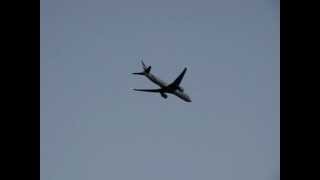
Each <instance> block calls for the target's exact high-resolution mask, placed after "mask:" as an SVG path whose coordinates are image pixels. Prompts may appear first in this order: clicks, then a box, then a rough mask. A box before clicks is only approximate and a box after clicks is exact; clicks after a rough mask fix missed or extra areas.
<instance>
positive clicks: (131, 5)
mask: <svg viewBox="0 0 320 180" xmlns="http://www.w3.org/2000/svg"><path fill="white" fill-rule="evenodd" d="M279 51H280V47H279V4H278V2H277V1H274V0H215V1H212V0H210V1H209V0H208V1H204V0H197V1H195V0H193V1H191V0H184V1H182V0H162V1H152V0H149V1H147V0H135V1H133V0H131V1H129V0H126V1H125V0H113V1H110V0H54V1H49V0H42V1H41V145H40V146H41V171H40V172H41V180H88V179H90V180H101V179H110V180H127V179H131V180H150V179H152V180H164V179H165V180H178V179H179V180H181V179H183V180H200V179H201V180H212V179H215V180H273V179H277V178H278V177H279V171H280V166H279V154H280V152H279V150H280V148H279V146H280V142H279V141H280V140H279V132H280V131H279V129H280V124H279V109H280V108H279V81H280V80H279V79H280V78H279V56H280V53H279ZM140 57H143V59H144V61H145V63H146V64H148V65H152V70H151V71H152V72H153V73H154V74H156V75H158V76H159V77H160V78H162V79H163V80H166V81H168V82H171V81H173V80H174V79H175V78H176V77H177V76H178V75H179V73H180V72H181V71H182V70H183V68H184V67H188V71H187V73H186V75H185V77H184V80H183V81H182V84H181V85H182V86H183V87H184V88H185V91H186V92H187V93H188V94H189V95H190V96H191V98H192V101H193V102H192V103H185V102H183V101H182V100H180V99H178V98H176V97H174V96H170V95H169V97H168V99H163V98H161V96H160V95H158V94H149V93H143V92H135V91H132V90H131V89H132V88H154V87H156V85H154V84H153V83H152V82H149V81H148V80H147V79H146V78H145V77H142V76H141V77H140V76H138V77H137V76H133V75H131V74H130V73H131V72H137V71H141V65H140V60H139V58H140Z"/></svg>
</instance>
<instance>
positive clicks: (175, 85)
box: [132, 60, 191, 102]
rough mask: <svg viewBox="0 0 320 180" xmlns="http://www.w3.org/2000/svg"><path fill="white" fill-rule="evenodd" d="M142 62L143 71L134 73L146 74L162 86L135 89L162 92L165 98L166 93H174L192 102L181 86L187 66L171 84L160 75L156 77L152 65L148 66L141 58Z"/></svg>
mask: <svg viewBox="0 0 320 180" xmlns="http://www.w3.org/2000/svg"><path fill="white" fill-rule="evenodd" d="M141 64H142V68H143V71H142V72H137V73H132V74H135V75H143V76H146V77H147V78H148V79H149V80H151V81H152V82H154V83H155V84H157V85H158V86H160V88H159V89H133V90H135V91H143V92H153V93H160V95H161V96H162V97H163V98H165V99H166V98H167V97H168V95H167V94H166V93H168V94H174V95H176V96H178V97H179V98H181V99H182V100H184V101H186V102H191V99H190V97H189V96H188V94H186V93H185V92H184V89H183V88H182V87H181V86H180V83H181V81H182V79H183V76H184V74H185V73H186V71H187V68H184V69H183V71H182V73H181V74H180V75H179V76H178V77H177V79H176V80H174V81H173V82H172V83H171V84H168V83H166V82H164V81H162V80H161V79H159V78H158V77H156V76H155V75H153V74H151V72H150V71H151V66H148V67H147V66H146V65H145V64H144V62H143V61H142V60H141Z"/></svg>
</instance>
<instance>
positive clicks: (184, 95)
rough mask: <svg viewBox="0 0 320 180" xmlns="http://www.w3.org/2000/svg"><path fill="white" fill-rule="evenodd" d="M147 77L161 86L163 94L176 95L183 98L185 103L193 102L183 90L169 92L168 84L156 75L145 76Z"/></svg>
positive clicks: (148, 74)
mask: <svg viewBox="0 0 320 180" xmlns="http://www.w3.org/2000/svg"><path fill="white" fill-rule="evenodd" d="M145 76H146V77H147V78H148V79H149V80H150V81H152V82H154V83H155V84H157V85H158V86H160V87H161V88H162V89H163V93H171V94H174V95H176V96H177V97H179V98H181V99H182V100H184V101H187V102H191V98H190V97H189V96H188V94H187V93H185V92H183V91H182V90H181V89H174V90H169V89H167V86H168V83H166V82H164V81H163V80H161V79H159V78H158V77H156V76H155V75H153V74H151V73H147V74H145Z"/></svg>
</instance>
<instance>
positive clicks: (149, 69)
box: [132, 60, 151, 75]
mask: <svg viewBox="0 0 320 180" xmlns="http://www.w3.org/2000/svg"><path fill="white" fill-rule="evenodd" d="M141 65H142V68H143V72H136V73H132V74H135V75H145V74H148V73H149V72H150V71H151V66H148V67H147V66H146V65H145V64H144V62H143V60H141Z"/></svg>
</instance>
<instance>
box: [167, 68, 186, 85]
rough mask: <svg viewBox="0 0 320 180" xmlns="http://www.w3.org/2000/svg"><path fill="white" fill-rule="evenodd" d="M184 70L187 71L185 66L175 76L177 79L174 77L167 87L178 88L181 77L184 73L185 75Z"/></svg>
mask: <svg viewBox="0 0 320 180" xmlns="http://www.w3.org/2000/svg"><path fill="white" fill-rule="evenodd" d="M186 71H187V68H184V69H183V71H182V73H181V74H180V75H179V76H178V77H177V79H175V80H174V81H173V83H171V84H170V85H169V87H171V88H174V89H176V88H178V87H179V85H180V83H181V81H182V79H183V77H184V75H185V73H186Z"/></svg>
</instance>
